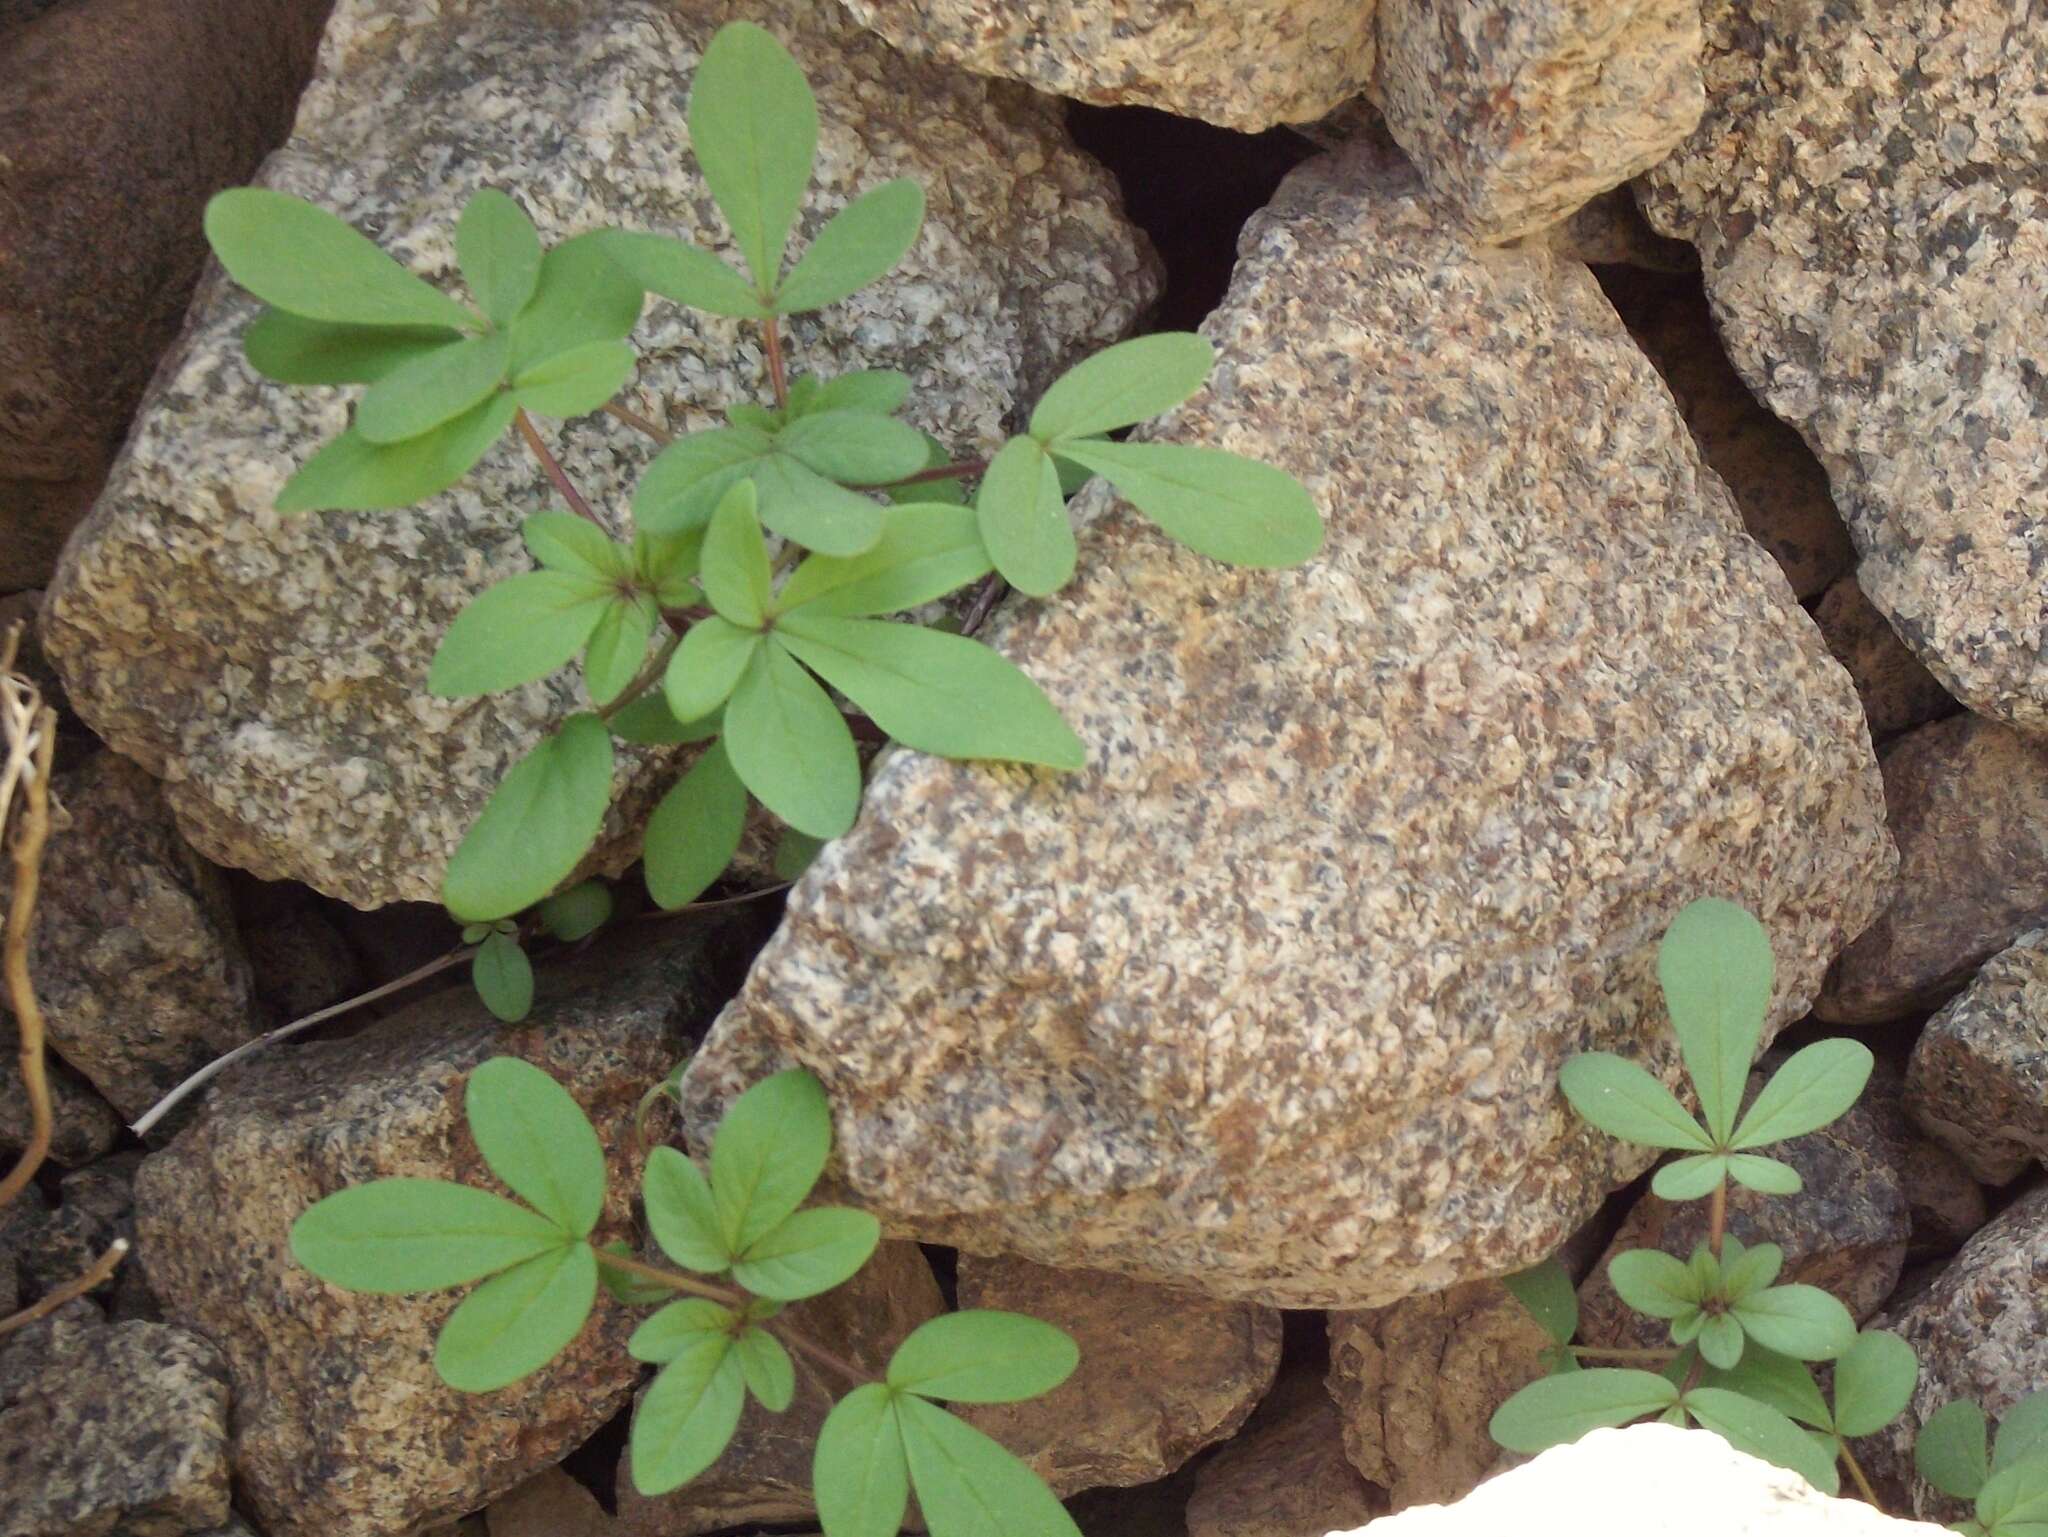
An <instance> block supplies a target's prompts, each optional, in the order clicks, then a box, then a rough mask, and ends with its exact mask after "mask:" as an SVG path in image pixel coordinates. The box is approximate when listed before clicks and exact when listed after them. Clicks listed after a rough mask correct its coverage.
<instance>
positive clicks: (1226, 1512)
mask: <svg viewBox="0 0 2048 1537" xmlns="http://www.w3.org/2000/svg"><path fill="white" fill-rule="evenodd" d="M1386 1513H1387V1501H1386V1497H1385V1496H1384V1495H1383V1494H1382V1493H1381V1492H1380V1491H1379V1490H1377V1489H1375V1488H1374V1487H1373V1486H1372V1485H1371V1484H1368V1483H1367V1482H1366V1481H1365V1480H1364V1479H1363V1478H1361V1477H1360V1476H1359V1473H1358V1470H1357V1469H1356V1468H1354V1467H1353V1466H1352V1465H1351V1464H1350V1463H1349V1462H1348V1461H1346V1460H1345V1456H1344V1428H1343V1425H1342V1423H1341V1422H1340V1421H1339V1420H1338V1418H1337V1406H1336V1405H1335V1404H1333V1403H1331V1402H1330V1395H1329V1393H1328V1392H1327V1391H1326V1390H1325V1389H1324V1387H1323V1380H1322V1374H1321V1373H1320V1372H1316V1371H1304V1370H1299V1369H1296V1370H1292V1371H1284V1372H1282V1373H1281V1375H1280V1380H1279V1381H1278V1382H1277V1383H1276V1384H1275V1385H1274V1387H1273V1391H1272V1392H1270V1393H1268V1394H1267V1395H1266V1397H1265V1398H1264V1399H1263V1400H1262V1401H1261V1402H1260V1404H1259V1407H1258V1408H1257V1409H1255V1410H1253V1411H1252V1417H1251V1418H1250V1419H1249V1420H1247V1421H1245V1426H1244V1429H1243V1430H1241V1431H1239V1432H1238V1434H1237V1435H1236V1436H1234V1437H1232V1438H1231V1440H1230V1441H1228V1442H1227V1443H1225V1444H1224V1445H1223V1446H1222V1447H1220V1448H1219V1449H1218V1450H1217V1452H1216V1455H1215V1456H1213V1457H1211V1458H1209V1459H1208V1460H1207V1461H1205V1462H1203V1463H1202V1464H1201V1466H1200V1468H1199V1469H1198V1471H1197V1472H1196V1474H1195V1492H1194V1495H1193V1497H1192V1498H1190V1499H1189V1500H1188V1511H1187V1537H1324V1534H1325V1533H1328V1532H1340V1531H1347V1530H1349V1529H1350V1528H1352V1527H1355V1526H1363V1525H1365V1523H1366V1522H1368V1521H1370V1520H1372V1519H1373V1518H1374V1517H1376V1516H1383V1515H1385V1514H1386Z"/></svg>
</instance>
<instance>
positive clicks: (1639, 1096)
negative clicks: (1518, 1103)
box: [1557, 1051, 1713, 1153]
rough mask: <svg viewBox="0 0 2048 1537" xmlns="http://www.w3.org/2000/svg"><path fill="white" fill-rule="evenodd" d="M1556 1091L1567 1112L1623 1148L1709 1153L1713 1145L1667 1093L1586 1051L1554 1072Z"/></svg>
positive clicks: (1630, 1066)
mask: <svg viewBox="0 0 2048 1537" xmlns="http://www.w3.org/2000/svg"><path fill="white" fill-rule="evenodd" d="M1557 1086H1558V1087H1559V1088H1560V1089H1562V1090H1564V1095H1565V1098H1566V1099H1568V1100H1570V1101H1571V1103H1572V1108H1573V1109H1574V1110H1576V1111H1578V1112H1579V1114H1580V1115H1582V1116H1584V1117H1585V1118H1586V1119H1587V1120H1589V1121H1591V1122H1592V1123H1593V1124H1594V1125H1595V1126H1597V1127H1599V1128H1600V1129H1601V1130H1602V1131H1604V1132H1606V1133H1607V1134H1608V1135H1609V1136H1610V1137H1620V1138H1621V1139H1622V1140H1623V1141H1624V1142H1640V1143H1642V1144H1644V1145H1645V1146H1647V1147H1669V1148H1679V1149H1683V1150H1686V1151H1690V1152H1703V1153H1704V1152H1711V1151H1712V1150H1713V1143H1712V1142H1711V1141H1710V1140H1709V1139H1708V1137H1707V1134H1706V1132H1705V1131H1704V1130H1703V1129H1702V1128H1701V1126H1700V1124H1699V1123H1698V1122H1697V1121H1695V1120H1694V1119H1693V1118H1692V1117H1691V1116H1690V1115H1688V1114H1687V1113H1686V1109H1685V1106H1683V1105H1681V1104H1680V1103H1679V1102H1678V1100H1677V1099H1676V1097H1674V1096H1673V1094H1672V1093H1671V1091H1670V1090H1669V1089H1667V1088H1665V1087H1664V1085H1663V1084H1661V1083H1659V1082H1658V1081H1657V1080H1656V1079H1654V1078H1652V1077H1651V1076H1650V1075H1649V1074H1648V1073H1647V1072H1645V1071H1644V1070H1643V1069H1642V1068H1640V1067H1638V1066H1636V1064H1635V1063H1633V1062H1629V1061H1626V1060H1624V1059H1623V1058H1621V1057H1617V1056H1615V1055H1614V1054H1613V1053H1612V1052H1605V1051H1589V1052H1585V1053H1583V1054H1581V1055H1579V1056H1576V1057H1573V1058H1572V1059H1571V1060H1570V1061H1569V1062H1567V1063H1565V1065H1564V1066H1563V1067H1562V1068H1560V1069H1559V1070H1558V1074H1557Z"/></svg>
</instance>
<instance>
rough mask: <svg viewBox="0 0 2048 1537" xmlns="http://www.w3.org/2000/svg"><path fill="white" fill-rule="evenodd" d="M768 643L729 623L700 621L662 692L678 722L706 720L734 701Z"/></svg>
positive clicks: (674, 660) (685, 640)
mask: <svg viewBox="0 0 2048 1537" xmlns="http://www.w3.org/2000/svg"><path fill="white" fill-rule="evenodd" d="M765 644H766V641H765V639H764V638H763V636H762V634H761V632H760V631H758V630H743V629H741V628H740V627H739V626H738V625H736V624H733V623H731V622H730V621H728V620H724V619H719V618H716V617H713V618H710V619H700V620H698V621H697V622H696V623H695V624H693V625H691V626H690V629H689V633H688V634H686V635H685V636H684V637H683V643H682V644H681V645H680V646H678V647H676V651H675V655H673V656H671V657H670V658H669V659H668V670H667V672H666V673H665V674H664V675H663V677H662V689H663V693H664V695H665V697H666V698H667V700H668V708H669V712H670V713H671V714H672V715H673V716H674V717H675V719H677V720H678V721H695V720H702V719H704V718H705V717H706V716H708V715H710V714H711V712H712V711H714V710H716V709H717V708H718V707H719V706H720V705H722V704H724V703H725V701H726V700H727V699H728V698H730V697H731V695H732V691H733V690H734V689H735V688H737V687H738V686H739V681H740V679H741V678H742V677H744V676H745V675H746V672H747V668H748V666H749V664H751V663H752V662H753V660H754V657H755V655H756V653H758V652H759V651H760V650H761V648H762V646H763V645H765Z"/></svg>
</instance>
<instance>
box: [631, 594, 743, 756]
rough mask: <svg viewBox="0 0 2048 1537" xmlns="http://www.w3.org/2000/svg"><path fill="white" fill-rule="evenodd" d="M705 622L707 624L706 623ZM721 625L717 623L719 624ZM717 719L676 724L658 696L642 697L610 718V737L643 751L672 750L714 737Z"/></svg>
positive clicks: (666, 704) (665, 700)
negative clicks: (648, 748) (646, 749)
mask: <svg viewBox="0 0 2048 1537" xmlns="http://www.w3.org/2000/svg"><path fill="white" fill-rule="evenodd" d="M707 622H708V621H707ZM724 622H725V621H724V620H720V621H719V623H721V624H723V623H724ZM719 724H720V722H719V718H718V717H717V716H716V715H713V716H711V717H710V718H709V719H705V720H692V721H679V720H677V719H676V718H675V714H674V712H672V711H671V710H670V709H669V707H668V700H667V699H666V698H665V697H664V696H663V695H661V694H659V693H646V694H642V695H641V696H640V697H639V698H638V699H636V700H634V701H633V702H632V703H631V704H629V705H626V706H625V707H624V708H623V709H621V710H619V711H618V712H617V713H616V714H614V715H613V716H612V718H611V728H612V735H613V736H615V737H617V738H618V739H619V740H620V741H622V742H638V743H640V744H642V745H643V746H647V747H675V746H678V745H680V744H681V743H684V742H701V741H704V740H705V739H706V738H707V737H714V736H717V735H718V727H719Z"/></svg>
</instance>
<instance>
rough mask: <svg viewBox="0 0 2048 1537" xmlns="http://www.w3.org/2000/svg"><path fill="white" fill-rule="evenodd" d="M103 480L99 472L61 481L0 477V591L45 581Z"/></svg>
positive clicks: (103, 477)
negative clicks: (65, 542) (66, 540)
mask: <svg viewBox="0 0 2048 1537" xmlns="http://www.w3.org/2000/svg"><path fill="white" fill-rule="evenodd" d="M105 480H106V476H105V473H104V471H103V470H102V471H101V472H100V473H95V474H86V475H77V476H72V477H70V478H68V479H65V480H13V479H5V478H0V592H6V591H8V590H10V589H13V588H23V587H40V586H41V585H42V584H43V583H44V582H47V581H48V580H49V579H50V575H51V573H52V572H54V571H55V570H56V569H57V556H58V555H59V554H60V553H61V552H62V550H63V548H64V541H65V539H67V538H68V537H69V536H70V534H71V530H72V529H74V528H76V527H77V526H78V524H79V520H80V519H82V518H83V517H84V516H85V515H86V513H87V512H88V511H89V510H91V508H92V499H93V498H94V497H95V496H97V495H99V492H100V487H101V486H102V485H103V484H104V483H105Z"/></svg>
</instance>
